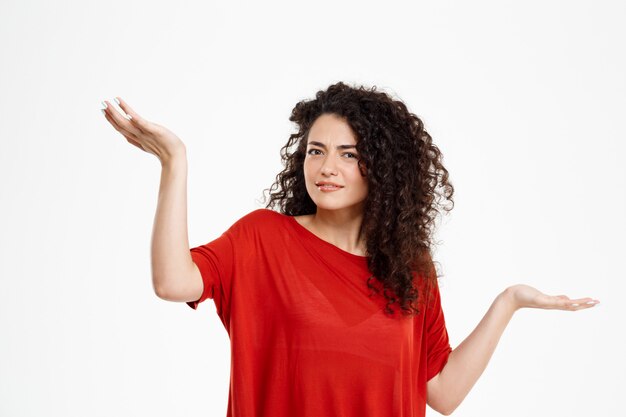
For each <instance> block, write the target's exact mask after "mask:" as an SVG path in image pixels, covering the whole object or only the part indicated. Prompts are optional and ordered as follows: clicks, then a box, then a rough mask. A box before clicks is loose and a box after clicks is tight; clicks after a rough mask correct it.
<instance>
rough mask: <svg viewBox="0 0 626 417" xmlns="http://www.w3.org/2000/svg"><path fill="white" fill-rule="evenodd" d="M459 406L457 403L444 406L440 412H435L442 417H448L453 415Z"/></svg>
mask: <svg viewBox="0 0 626 417" xmlns="http://www.w3.org/2000/svg"><path fill="white" fill-rule="evenodd" d="M458 406H459V403H455V404H446V406H445V407H444V408H443V409H442V410H441V411H439V410H437V411H438V412H439V413H440V414H443V415H444V416H449V415H450V414H452V413H454V410H456V409H457V407H458Z"/></svg>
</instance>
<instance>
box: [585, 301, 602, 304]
mask: <svg viewBox="0 0 626 417" xmlns="http://www.w3.org/2000/svg"><path fill="white" fill-rule="evenodd" d="M599 302H600V301H587V303H586V304H598V303H599Z"/></svg>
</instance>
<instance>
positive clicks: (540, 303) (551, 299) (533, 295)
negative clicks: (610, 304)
mask: <svg viewBox="0 0 626 417" xmlns="http://www.w3.org/2000/svg"><path fill="white" fill-rule="evenodd" d="M507 290H508V291H509V292H510V294H511V299H512V300H513V303H514V304H515V307H516V308H517V309H519V308H525V307H527V308H543V309H556V310H567V311H577V310H582V309H585V308H589V307H593V306H595V305H596V304H598V303H599V301H598V300H594V299H593V298H590V297H585V298H577V299H570V298H569V297H568V296H566V295H548V294H544V293H542V292H541V291H539V290H537V289H536V288H533V287H531V286H530V285H525V284H517V285H513V286H511V287H509V288H507Z"/></svg>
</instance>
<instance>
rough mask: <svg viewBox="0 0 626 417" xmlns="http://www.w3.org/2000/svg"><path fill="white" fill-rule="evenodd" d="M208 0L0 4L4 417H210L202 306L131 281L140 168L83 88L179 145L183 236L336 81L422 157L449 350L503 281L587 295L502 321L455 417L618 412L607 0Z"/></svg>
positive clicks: (621, 208)
mask: <svg viewBox="0 0 626 417" xmlns="http://www.w3.org/2000/svg"><path fill="white" fill-rule="evenodd" d="M216 3H217V2H212V3H210V2H186V3H185V4H183V5H182V6H178V7H174V6H173V5H174V3H173V2H154V1H150V2H149V1H135V2H128V1H118V0H111V1H106V2H104V1H89V2H87V1H64V2H44V1H41V0H40V1H20V2H17V1H3V2H2V3H0V53H1V55H0V56H1V60H2V65H1V66H0V91H1V94H0V115H1V116H0V117H1V120H2V122H1V123H0V140H1V145H2V146H1V148H0V149H1V151H0V175H1V176H0V184H1V199H2V204H1V205H0V210H1V216H0V230H1V232H0V250H1V252H0V253H1V254H2V255H1V256H2V261H1V262H0V332H1V333H0V338H1V342H0V415H2V416H42V415H46V416H64V417H70V416H84V415H89V416H93V417H97V416H111V415H115V416H131V415H150V416H154V417H157V416H171V415H175V416H191V415H194V416H197V415H207V416H223V415H225V412H226V404H227V398H228V381H229V370H230V363H229V360H230V353H229V340H228V336H227V333H226V331H225V330H224V328H223V327H222V325H221V322H220V321H219V319H218V317H217V314H216V312H215V307H214V305H213V304H212V301H211V300H209V301H208V302H206V303H203V304H201V306H200V307H199V309H198V310H197V311H193V310H191V309H190V308H189V307H187V306H186V305H185V304H184V303H171V302H166V301H163V300H161V299H159V298H157V297H156V296H155V295H154V293H153V290H152V285H151V278H150V252H149V250H150V238H151V232H152V222H153V219H154V212H155V208H156V197H157V192H158V186H159V175H160V164H159V163H158V161H157V159H156V158H155V157H154V156H153V155H150V154H147V153H144V152H142V151H140V150H139V149H137V148H135V147H133V146H131V145H130V144H129V143H127V142H126V140H125V139H124V138H123V137H122V136H121V135H120V134H119V133H117V132H116V131H115V130H113V128H112V127H111V126H110V125H109V124H108V122H107V121H106V120H105V119H104V116H102V114H101V113H100V110H99V108H100V107H101V105H100V101H101V100H104V99H106V100H109V101H112V100H113V98H114V97H115V96H118V95H119V96H121V97H122V98H124V99H126V100H127V101H128V103H129V104H130V105H131V106H133V107H134V108H135V110H136V111H138V112H139V113H140V114H141V115H143V116H144V117H145V118H148V119H150V120H152V121H155V122H158V123H160V124H163V125H165V126H167V127H168V128H170V129H171V130H173V131H174V132H176V133H177V134H178V136H179V137H181V138H182V139H183V141H184V142H185V144H186V146H187V151H188V160H189V186H188V193H189V198H188V201H189V203H188V204H189V217H188V220H189V238H190V244H191V245H192V246H196V245H200V244H203V243H206V242H208V241H209V240H212V239H213V238H215V237H217V236H218V235H219V234H220V233H221V232H223V231H224V230H226V228H227V227H228V226H230V224H232V222H233V221H234V220H236V219H237V218H239V217H241V216H242V215H243V214H245V213H247V212H249V211H251V210H253V209H255V208H258V207H261V206H262V205H261V204H260V203H259V202H258V199H260V196H261V192H262V189H263V188H266V187H269V185H270V184H271V183H272V181H273V179H274V176H275V175H276V173H277V172H278V171H279V170H280V168H281V165H280V159H279V149H280V147H281V146H282V145H283V144H284V143H285V142H286V140H287V138H288V136H289V134H290V133H291V132H292V125H291V122H289V121H288V117H289V114H290V112H291V109H292V107H293V105H294V104H295V103H296V102H297V101H299V100H301V99H304V98H310V97H312V96H313V95H314V93H315V92H316V91H317V90H319V89H322V88H325V87H327V86H328V85H329V84H331V83H333V82H335V81H338V80H343V81H345V82H349V83H363V84H366V85H377V86H378V87H380V88H382V89H385V90H386V91H388V92H391V93H393V94H395V95H397V96H398V97H399V98H401V99H402V100H403V101H405V103H407V105H408V106H409V108H410V109H411V111H413V112H414V113H416V114H417V115H419V116H420V117H422V118H423V120H424V122H425V124H426V127H427V129H428V131H429V132H430V133H431V135H432V136H433V138H434V140H435V143H436V144H437V145H438V146H439V147H440V149H441V150H442V152H443V154H444V163H445V165H446V167H447V168H448V169H449V170H450V173H451V181H452V182H453V184H454V186H455V188H456V194H455V200H456V207H455V209H454V210H453V211H452V213H451V214H450V215H449V216H447V217H445V218H444V219H443V222H442V224H441V228H440V229H439V232H438V238H439V240H440V241H441V245H440V246H439V249H438V250H437V252H436V254H435V255H436V260H437V261H439V262H440V263H441V272H442V273H443V275H444V276H443V278H442V280H441V284H440V285H441V288H442V300H443V305H444V311H445V313H446V320H447V323H448V331H449V334H450V337H451V342H452V344H453V347H454V346H456V345H458V344H459V343H460V342H461V341H462V340H463V339H464V338H465V337H466V336H467V335H468V334H469V333H470V332H471V331H472V330H473V329H474V327H475V326H476V325H477V324H478V322H479V321H480V319H481V318H482V316H483V315H484V314H485V312H486V311H487V309H488V307H489V305H490V304H491V302H492V301H493V299H494V298H495V296H496V295H497V294H498V293H499V292H500V291H502V290H503V289H504V288H506V287H507V286H508V285H511V284H515V283H526V284H529V285H532V286H535V287H536V288H538V289H540V290H542V291H544V292H546V293H548V294H552V295H556V294H567V295H569V296H571V297H573V298H574V297H575V298H578V297H586V296H590V297H593V298H596V299H599V300H600V301H601V303H600V305H598V306H596V307H593V308H591V309H587V310H582V311H578V312H565V311H555V310H522V311H520V312H518V313H517V314H516V315H515V317H514V318H513V320H512V321H511V323H510V324H509V327H508V328H507V330H506V331H505V333H504V335H503V337H502V339H501V341H500V344H499V345H498V347H497V349H496V352H495V354H494V356H493V358H492V359H491V362H490V364H489V365H488V367H487V369H486V371H485V372H484V374H483V375H482V377H481V378H480V380H479V381H478V383H477V384H476V385H475V386H474V388H473V390H472V391H471V392H470V394H469V395H468V397H467V398H466V400H465V401H464V403H463V404H462V405H461V406H460V407H459V408H458V409H457V411H456V412H455V413H454V415H456V416H464V417H465V416H469V417H473V416H483V417H487V416H503V415H506V416H508V417H515V416H528V415H533V416H551V415H557V416H565V415H567V416H570V417H574V416H587V415H618V414H619V412H620V410H621V407H620V408H618V401H619V395H620V394H621V391H622V390H621V389H620V388H623V387H624V386H625V383H626V381H625V379H626V378H625V376H624V375H626V364H625V360H624V356H623V350H624V331H623V330H622V329H623V321H624V320H623V319H624V318H625V315H624V310H623V307H622V306H623V301H622V300H623V293H624V289H625V288H624V287H625V286H624V275H625V274H624V272H625V268H624V262H623V259H624V258H623V257H624V249H626V248H625V246H626V245H625V244H624V235H625V234H626V227H625V226H626V222H625V220H624V213H625V212H626V211H625V208H626V191H625V190H626V169H625V168H624V165H623V162H624V151H625V149H626V147H625V146H624V139H625V137H624V132H625V129H624V124H623V120H624V114H625V113H624V112H625V110H626V102H625V99H624V98H625V97H626V78H625V77H624V74H625V73H626V58H625V51H626V49H625V48H624V39H625V38H626V30H625V29H624V25H623V22H624V21H625V19H626V6H625V5H624V2H620V1H594V2H592V1H530V2H529V1H526V2H516V1H476V2H463V1H456V2H452V1H445V2H441V1H440V2H428V3H427V4H426V3H424V2H411V3H410V4H409V2H406V3H403V4H398V3H396V2H393V1H391V2H383V3H381V2H373V3H364V2H362V1H358V2H357V1H350V2H348V1H344V2H339V4H337V3H334V2H326V1H318V2H303V3H296V2H283V3H276V2H270V3H268V2H252V1H250V2H245V3H244V2H234V1H233V2H228V4H221V3H220V4H216ZM224 3H225V2H224ZM429 415H431V416H434V415H437V413H436V412H434V411H433V410H429Z"/></svg>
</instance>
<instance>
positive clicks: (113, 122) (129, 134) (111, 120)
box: [101, 102, 137, 139]
mask: <svg viewBox="0 0 626 417" xmlns="http://www.w3.org/2000/svg"><path fill="white" fill-rule="evenodd" d="M103 103H104V102H103ZM108 107H110V106H108ZM101 110H102V113H103V114H104V117H105V118H106V119H107V120H108V121H109V123H111V125H113V127H114V128H115V130H117V131H118V132H120V133H121V134H122V135H123V136H124V137H132V138H133V139H137V138H136V135H135V134H133V133H132V132H129V131H127V130H126V129H124V128H123V127H122V126H120V124H119V123H118V121H117V120H115V119H114V117H113V116H112V115H111V110H110V109H109V108H104V109H101Z"/></svg>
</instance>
